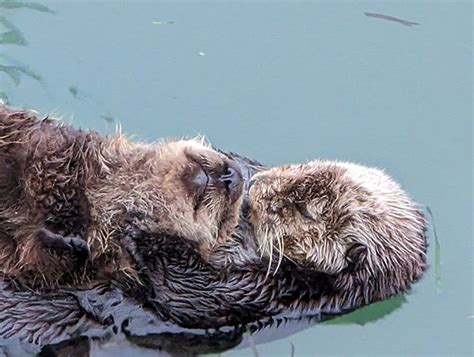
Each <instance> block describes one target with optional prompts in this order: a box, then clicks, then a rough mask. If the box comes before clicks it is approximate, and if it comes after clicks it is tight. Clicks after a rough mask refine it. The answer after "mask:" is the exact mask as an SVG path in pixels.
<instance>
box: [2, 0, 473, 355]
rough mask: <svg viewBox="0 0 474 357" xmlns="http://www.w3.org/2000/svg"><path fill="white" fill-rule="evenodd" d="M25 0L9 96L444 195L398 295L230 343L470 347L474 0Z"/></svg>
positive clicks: (362, 348) (6, 58) (7, 24)
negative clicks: (359, 312) (341, 164)
mask: <svg viewBox="0 0 474 357" xmlns="http://www.w3.org/2000/svg"><path fill="white" fill-rule="evenodd" d="M11 4H17V5H18V4H20V3H19V2H16V1H8V0H3V1H0V5H1V6H0V11H1V12H0V31H1V32H2V33H3V34H2V35H0V65H1V66H2V67H0V84H1V87H0V96H1V97H3V98H4V99H7V100H8V101H9V102H10V103H12V104H13V105H17V106H25V107H29V108H35V109H37V110H38V111H40V112H41V113H44V114H47V113H52V114H56V115H60V116H62V117H63V119H64V121H65V122H68V123H73V124H74V125H76V126H81V127H83V128H90V129H95V130H100V131H101V132H104V133H105V132H112V131H113V130H115V123H116V122H120V123H121V125H122V127H123V130H124V131H125V132H126V133H129V134H131V135H133V136H134V137H135V138H136V139H139V140H147V141H151V140H155V139H157V138H160V137H180V136H193V135H196V134H205V135H206V136H207V137H208V138H209V140H210V141H211V142H212V143H213V144H214V145H215V146H217V147H220V148H222V149H224V150H230V151H235V152H239V153H241V154H244V155H247V156H250V157H254V158H257V159H259V160H260V161H262V162H264V163H266V164H269V165H279V164H284V163H289V162H304V161H306V160H309V159H312V158H318V157H320V158H327V159H339V160H349V161H356V162H359V163H363V164H366V165H373V166H377V167H381V168H384V169H386V171H387V172H388V173H389V174H390V175H392V176H393V177H395V178H396V179H397V180H398V181H399V182H401V184H402V185H403V187H404V188H405V189H406V190H407V191H408V192H409V193H410V194H411V196H412V197H413V198H414V199H415V200H416V201H418V202H420V204H422V205H428V206H429V207H430V208H431V211H432V212H433V214H434V217H435V220H436V229H437V234H438V237H439V241H440V244H439V246H440V250H439V251H438V253H439V252H440V254H438V256H440V258H441V265H439V264H436V262H435V261H436V259H435V255H436V254H435V242H434V239H433V234H432V233H433V232H432V231H431V232H430V233H431V237H430V251H429V261H430V265H431V268H430V270H429V271H428V272H427V274H426V276H425V277H424V279H423V280H422V281H421V282H420V283H418V284H416V285H415V286H414V289H413V292H412V294H411V295H408V296H407V297H406V300H407V301H406V303H404V304H403V305H402V306H401V307H400V308H399V309H397V310H395V311H393V312H392V313H390V314H389V315H387V316H385V317H384V318H382V319H378V320H376V321H374V322H371V323H367V324H365V325H363V326H361V325H360V324H357V323H353V322H351V323H344V324H330V325H317V326H313V327H311V328H308V329H305V330H303V331H301V332H299V333H297V334H294V335H291V336H289V337H286V338H283V339H280V340H277V341H274V342H271V343H267V344H257V345H256V346H253V347H252V348H250V349H248V348H245V349H235V350H232V351H230V352H226V353H224V354H223V355H225V356H237V355H243V354H244V355H249V354H252V353H253V354H255V350H257V351H258V354H259V355H260V356H273V355H282V356H290V355H291V353H292V349H293V350H294V355H295V356H300V355H314V354H316V353H317V354H318V355H354V354H357V355H402V354H403V355H406V354H418V355H420V354H425V355H434V354H441V355H470V354H472V353H473V345H472V336H473V323H474V320H473V319H468V316H470V315H473V314H474V306H473V296H472V294H473V248H474V247H473V235H472V220H473V215H472V149H473V148H472V118H473V116H472V63H473V62H472V6H471V3H470V2H468V1H464V2H463V1H457V2H456V1H450V2H435V1H431V2H421V1H418V2H416V3H415V2H406V1H398V2H397V1H391V2H380V1H378V2H375V1H372V2H370V1H367V2H342V1H332V2H329V1H328V2H317V1H313V2H278V3H271V2H259V1H254V2H244V1H235V2H175V3H167V2H159V1H155V2H146V1H131V0H130V1H41V3H40V4H39V5H38V4H37V5H31V4H35V3H28V4H30V5H29V6H20V5H21V4H20V5H18V6H12V5H11ZM40 5H42V6H40ZM366 12H368V13H378V14H384V15H389V16H394V17H397V18H400V19H403V20H407V21H411V22H416V23H419V24H420V25H416V26H410V27H409V26H404V25H403V24H401V23H397V22H393V21H387V20H384V19H382V18H377V17H368V16H366V15H364V13H366ZM436 267H437V268H438V270H437V269H436ZM439 269H440V270H439ZM292 346H293V347H292ZM130 349H133V347H130ZM116 350H117V349H115V350H114V349H113V348H112V347H110V349H107V348H105V347H104V349H103V351H102V352H103V353H104V354H106V353H109V352H110V353H115V352H117V351H116ZM119 350H121V353H122V354H123V355H126V354H127V353H130V350H126V349H125V350H124V349H123V348H120V349H119ZM150 353H151V352H150Z"/></svg>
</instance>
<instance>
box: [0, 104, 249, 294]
mask: <svg viewBox="0 0 474 357" xmlns="http://www.w3.org/2000/svg"><path fill="white" fill-rule="evenodd" d="M242 185H243V182H242V177H241V173H240V170H239V169H238V168H234V167H233V164H232V162H231V160H230V159H229V158H228V157H227V156H226V155H225V154H223V153H220V152H217V151H215V150H213V149H211V148H210V147H208V146H207V145H205V144H204V143H203V142H201V141H197V140H182V141H176V142H164V143H157V144H142V143H134V142H131V141H130V140H128V139H127V138H125V137H124V136H122V135H116V136H112V137H104V136H101V135H99V134H97V133H94V132H87V131H80V130H76V129H73V128H71V127H68V126H60V125H57V123H54V121H53V120H50V119H48V118H46V119H44V120H40V119H38V118H37V117H36V116H35V115H34V114H32V113H31V112H27V111H10V110H8V109H7V108H5V107H2V108H0V191H1V192H0V193H1V197H0V222H1V223H2V227H1V230H0V250H1V252H2V255H1V256H0V270H1V272H2V273H3V274H4V275H5V276H8V277H12V278H14V279H16V280H17V281H20V282H22V283H25V284H26V285H29V286H34V287H37V286H45V287H49V286H52V285H60V284H69V283H75V284H77V283H80V282H81V281H84V280H90V279H94V278H104V277H108V278H110V277H115V278H119V276H130V277H131V276H135V275H136V274H135V269H134V267H133V263H132V262H131V261H130V259H129V257H128V255H127V253H126V252H124V251H123V248H122V247H121V246H120V243H119V241H118V239H116V238H117V235H119V234H120V232H121V230H122V229H123V228H124V225H125V220H124V218H125V217H126V216H129V215H140V214H142V215H143V214H145V213H146V215H144V216H146V219H147V224H148V225H149V226H150V227H153V229H154V230H156V231H157V232H161V233H163V234H171V235H179V236H182V237H186V238H187V239H190V240H193V241H196V242H198V247H199V251H200V253H202V254H203V255H204V256H206V255H209V252H210V251H211V250H212V248H213V247H214V246H215V245H217V243H218V242H223V241H225V240H226V239H228V237H230V235H231V234H232V231H233V229H234V227H235V225H236V224H237V220H238V216H239V207H240V203H241V193H242Z"/></svg>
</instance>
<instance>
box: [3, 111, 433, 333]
mask: <svg viewBox="0 0 474 357" xmlns="http://www.w3.org/2000/svg"><path fill="white" fill-rule="evenodd" d="M0 114H1V115H0V133H1V135H0V151H1V153H2V155H3V157H5V159H2V160H3V161H0V163H1V164H2V165H3V168H4V170H3V171H2V172H3V173H2V174H1V176H0V178H1V182H0V188H1V189H2V190H4V192H6V193H9V194H7V195H6V196H2V197H6V198H4V200H5V201H3V202H2V203H1V207H2V208H1V211H0V220H2V222H3V223H4V224H3V226H2V227H5V228H4V229H2V230H1V232H0V239H1V240H0V243H1V244H2V246H1V247H0V249H1V251H2V253H3V255H2V260H1V261H0V264H1V267H2V269H3V272H4V274H7V275H12V276H13V277H15V278H18V277H19V278H22V277H25V276H24V275H22V274H23V271H25V270H21V269H18V265H17V264H16V263H15V262H16V261H17V259H18V257H19V256H21V254H22V253H23V254H24V255H25V256H26V257H28V254H30V255H31V256H32V257H33V258H34V259H33V258H32V259H31V261H24V262H23V263H22V264H21V265H20V267H22V268H23V269H26V268H27V267H29V266H30V269H31V267H35V266H36V265H35V264H40V263H41V262H42V260H41V258H45V257H43V256H41V257H40V258H38V257H37V255H38V254H40V255H42V254H47V255H46V258H48V259H49V260H45V262H46V263H41V264H45V267H46V273H48V269H47V268H48V267H49V269H50V272H51V275H50V276H49V279H48V277H47V278H46V279H45V280H44V281H45V284H46V285H47V284H49V283H50V282H51V281H53V282H57V279H64V280H63V281H66V282H70V281H71V280H68V278H69V276H68V275H70V274H72V275H74V274H73V272H72V271H71V270H67V268H70V266H69V265H67V264H71V259H68V258H71V257H68V256H67V255H66V256H64V257H60V258H61V259H59V260H55V259H53V258H56V256H54V254H55V252H51V251H50V250H44V249H43V250H42V249H41V246H38V245H37V244H38V241H37V239H36V238H37V235H35V233H34V232H36V231H35V229H37V228H38V227H43V226H45V225H46V226H47V227H48V229H51V230H53V231H55V232H56V233H57V232H63V233H64V234H75V233H76V231H75V230H74V229H72V228H74V227H75V225H74V224H73V225H71V227H72V228H68V226H67V225H66V224H65V227H63V225H62V224H56V225H49V226H48V225H47V223H48V222H49V220H47V219H45V217H49V215H51V216H54V217H69V216H71V215H72V216H74V217H75V219H76V220H77V221H76V223H75V224H77V225H78V227H77V228H76V229H83V228H84V227H87V232H86V233H85V236H84V238H85V239H86V240H87V243H88V245H89V247H90V249H91V256H90V257H89V261H88V262H87V264H86V265H85V267H84V269H86V270H85V273H86V277H88V278H94V279H102V278H112V281H114V282H115V283H117V284H119V285H120V286H121V288H122V289H123V290H124V291H126V292H127V294H129V295H130V296H134V297H135V298H136V299H137V300H138V301H140V302H141V303H142V304H143V305H144V306H146V307H148V308H150V309H152V310H154V311H156V312H157V314H158V315H159V316H160V317H161V318H163V319H169V320H171V321H173V322H175V323H178V324H180V325H183V326H187V327H202V326H205V327H218V326H222V325H228V324H238V323H244V322H248V321H253V320H255V319H258V318H261V317H265V316H272V315H274V314H278V313H280V312H282V311H284V310H290V311H294V312H295V313H296V314H302V313H303V312H307V311H308V310H310V311H314V312H315V313H317V314H321V313H341V312H344V311H348V310H352V309H354V308H357V307H359V306H362V305H365V304H368V303H371V302H374V301H377V300H380V299H384V298H387V297H389V296H391V295H393V294H396V293H399V292H403V291H407V289H409V288H410V286H411V284H412V283H413V282H415V281H416V280H417V279H419V278H420V276H421V274H422V273H423V271H424V270H425V268H426V257H425V254H426V236H425V230H426V222H425V220H424V218H423V216H422V215H421V213H420V212H419V211H418V209H417V208H416V206H415V205H414V203H413V202H412V201H411V200H410V199H409V198H408V197H407V196H406V194H405V193H403V191H401V189H400V187H399V186H398V185H397V184H395V183H394V182H393V181H392V180H390V179H389V178H388V177H387V176H386V175H384V174H383V173H382V172H381V171H379V170H375V169H368V168H365V167H362V166H357V165H353V164H345V163H334V162H324V161H315V162H311V163H308V164H305V165H294V166H287V167H280V168H273V169H269V170H267V169H265V168H264V167H262V166H261V165H259V164H258V163H255V162H251V161H249V160H246V159H245V158H240V157H238V156H236V155H227V154H224V153H219V152H217V151H215V150H212V149H211V148H209V147H207V146H206V145H203V144H202V143H199V142H196V141H191V142H170V143H164V144H154V145H148V144H141V143H134V142H131V141H129V140H127V139H126V138H124V137H123V136H120V135H118V136H114V137H101V136H98V135H97V134H94V133H89V132H81V131H76V130H74V129H71V128H63V127H61V126H56V125H54V124H53V123H50V121H49V120H46V122H44V121H39V120H37V119H36V118H35V117H34V115H32V114H30V113H27V112H23V111H19V112H9V111H7V110H6V109H4V112H2V113H0ZM11 123H13V124H11ZM17 124H18V125H17ZM15 125H17V126H15ZM12 128H13V129H15V128H17V129H15V130H12ZM20 129H21V130H20ZM25 133H30V134H28V135H27V136H25ZM15 135H16V136H15ZM48 135H49V136H48ZM44 136H46V138H47V139H48V140H46V142H48V143H49V142H51V143H50V144H48V145H53V146H52V147H53V148H57V147H58V146H57V145H60V144H61V143H63V141H62V140H63V139H61V140H60V141H59V142H58V138H65V139H64V143H63V144H62V145H65V146H60V147H61V150H59V151H57V150H56V151H55V150H53V152H54V153H56V154H57V153H58V152H59V153H64V152H66V153H74V154H72V155H65V156H60V157H61V159H59V160H49V159H48V160H45V159H44V158H45V157H49V156H45V155H43V154H42V152H43V153H44V151H41V150H37V149H36V147H40V148H42V146H38V145H36V144H35V145H31V143H36V142H37V141H38V140H39V139H37V140H36V141H35V140H31V138H33V139H35V138H37V137H38V138H44ZM12 138H17V139H12ZM25 138H27V139H28V140H25ZM68 138H71V139H70V140H71V141H69V139H68ZM40 141H41V140H40ZM41 142H43V144H42V145H45V144H44V141H41ZM15 145H23V146H20V147H19V146H15ZM55 145H56V146H55ZM68 145H72V146H68ZM69 147H71V148H77V151H76V150H75V149H70V150H65V148H69ZM5 148H7V149H5ZM8 148H10V149H8ZM18 148H20V149H21V150H20V149H18ZM46 152H47V151H46ZM190 154H191V156H192V158H191V159H190ZM196 154H197V155H196ZM35 155H37V156H35ZM71 158H77V160H78V162H79V164H77V165H61V164H60V163H61V162H62V163H64V162H65V161H66V162H69V161H70V160H71ZM195 160H201V161H200V165H208V166H209V167H212V168H211V169H210V171H213V170H214V171H216V172H221V171H222V170H223V167H225V165H226V164H229V162H230V161H232V162H234V164H237V165H240V167H241V169H242V171H243V172H244V171H245V175H244V176H246V177H247V185H249V182H251V183H252V185H251V186H250V187H247V188H246V189H244V195H243V197H241V198H240V199H239V200H238V201H236V202H234V204H229V202H230V201H229V197H227V196H226V195H225V194H222V192H221V191H219V190H220V188H219V187H217V186H216V187H214V188H213V190H212V191H211V192H213V193H212V195H211V196H210V199H209V200H207V201H206V200H204V201H203V202H204V204H203V205H200V206H199V209H198V210H197V211H196V207H195V205H194V204H193V202H194V201H193V200H194V194H193V192H194V190H193V189H192V182H191V181H192V180H191V181H189V178H188V177H187V175H184V176H183V172H187V173H190V172H193V170H194V169H195V162H194V161H195ZM26 162H30V163H33V165H32V164H29V165H27V164H26ZM58 162H59V164H58ZM73 162H75V161H73ZM49 163H55V164H56V165H58V166H51V170H49V169H42V170H37V169H35V170H36V171H32V172H33V173H35V174H33V173H31V174H30V175H31V179H30V180H25V179H24V177H30V176H28V173H29V172H30V170H32V169H33V168H36V167H45V168H47V167H49V166H47V165H46V164H49ZM45 165H46V166H45ZM61 170H63V171H61ZM64 170H66V171H64ZM47 172H48V173H50V174H51V175H53V177H55V179H56V181H55V182H62V181H61V180H59V181H58V179H59V178H70V179H69V180H67V179H66V180H65V184H64V187H65V188H66V190H65V191H64V192H71V195H72V196H70V197H74V199H73V200H72V201H71V202H76V201H77V202H82V203H81V204H77V205H76V204H73V205H69V204H66V205H64V204H63V205H61V203H62V202H63V200H65V201H66V203H69V202H70V199H71V198H70V197H69V196H68V197H69V198H68V197H65V196H61V195H62V192H63V191H62V188H61V189H60V190H59V191H58V187H63V186H57V185H51V184H48V182H50V181H48V180H50V179H51V178H50V177H49V176H48V175H45V173H47ZM63 172H64V173H63ZM71 172H72V173H73V175H72V176H71V175H70V174H71ZM257 172H260V173H257ZM38 173H41V175H39V176H35V175H38ZM59 173H61V175H59ZM255 173H257V174H256V175H255ZM55 175H57V176H58V177H56V176H55ZM213 175H214V174H213ZM18 177H20V181H18ZM36 177H38V178H40V179H35V178H36ZM250 177H252V180H249V178H250ZM76 179H77V180H76ZM18 182H20V185H18ZM66 183H67V184H66ZM15 187H17V189H15ZM18 188H20V189H19V190H18ZM190 188H191V189H190ZM247 190H248V195H247V193H246V191H247ZM42 192H43V193H42ZM55 192H56V193H58V195H56V196H54V195H55ZM28 193H31V194H30V196H27V194H28ZM42 195H46V196H42ZM25 197H29V198H28V199H30V200H31V201H25ZM47 197H53V198H54V199H53V200H52V202H53V204H52V205H51V204H45V203H44V202H45V200H46V202H49V200H47V199H46V198H47ZM58 197H59V198H58ZM83 197H85V202H84V201H82V199H83ZM26 202H27V203H26ZM58 203H59V204H58ZM18 205H21V206H18ZM36 207H40V209H37V208H36ZM51 207H53V208H54V210H53V208H51ZM60 207H66V208H67V209H66V210H64V211H63V210H61V209H59V208H60ZM16 208H22V209H21V210H16ZM239 208H240V211H239ZM30 211H31V212H32V213H29V212H30ZM15 212H19V213H15ZM51 212H52V213H51ZM239 214H240V220H238V215H239ZM55 215H56V216H55ZM17 216H19V218H17ZM31 217H34V218H35V219H36V220H35V219H33V220H32V219H31ZM57 222H61V220H60V219H57ZM237 222H239V224H238V226H237V227H235V225H236V224H237ZM28 227H29V228H28ZM31 227H32V228H31ZM26 228H28V229H30V230H29V231H28V230H26ZM24 230H26V233H28V234H26V233H25V234H24V235H22V236H17V233H16V232H23V231H24ZM31 232H33V233H31ZM23 241H25V242H27V243H28V242H30V243H29V244H32V246H31V249H32V250H29V251H26V250H22V249H23V247H24V246H23V245H22V244H21V242H23ZM10 253H11V254H10ZM27 253H28V254H27ZM51 256H52V258H49V257H51ZM72 258H74V257H72ZM38 261H40V262H38ZM72 261H73V260H72ZM30 263H31V264H30ZM55 264H59V267H57V266H56V265H55ZM40 267H41V265H40ZM223 267H225V269H223ZM59 268H60V269H61V270H60V272H59V277H58V275H57V274H58V270H59ZM127 275H128V276H131V277H132V279H123V277H124V276H127Z"/></svg>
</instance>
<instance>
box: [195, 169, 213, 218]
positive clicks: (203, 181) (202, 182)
mask: <svg viewBox="0 0 474 357" xmlns="http://www.w3.org/2000/svg"><path fill="white" fill-rule="evenodd" d="M192 183H193V186H194V187H195V190H196V194H195V197H196V206H195V210H197V209H198V208H199V205H200V204H201V202H202V201H203V199H204V196H205V194H206V190H207V186H208V185H209V176H208V174H207V173H206V171H205V170H204V169H203V168H202V166H201V165H197V170H196V173H195V175H194V178H193V180H192Z"/></svg>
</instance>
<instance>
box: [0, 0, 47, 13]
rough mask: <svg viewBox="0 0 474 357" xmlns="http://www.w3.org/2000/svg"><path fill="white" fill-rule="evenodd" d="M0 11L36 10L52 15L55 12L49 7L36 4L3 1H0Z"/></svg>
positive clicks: (9, 0) (12, 0) (11, 0)
mask: <svg viewBox="0 0 474 357" xmlns="http://www.w3.org/2000/svg"><path fill="white" fill-rule="evenodd" d="M0 9H9V10H11V9H31V10H36V11H39V12H47V13H50V14H54V13H55V11H54V10H51V9H50V8H49V7H47V6H45V5H43V4H40V3H37V2H23V1H16V0H3V1H0Z"/></svg>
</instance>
